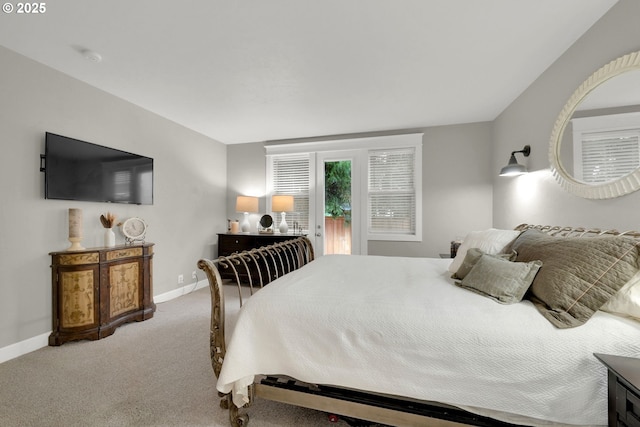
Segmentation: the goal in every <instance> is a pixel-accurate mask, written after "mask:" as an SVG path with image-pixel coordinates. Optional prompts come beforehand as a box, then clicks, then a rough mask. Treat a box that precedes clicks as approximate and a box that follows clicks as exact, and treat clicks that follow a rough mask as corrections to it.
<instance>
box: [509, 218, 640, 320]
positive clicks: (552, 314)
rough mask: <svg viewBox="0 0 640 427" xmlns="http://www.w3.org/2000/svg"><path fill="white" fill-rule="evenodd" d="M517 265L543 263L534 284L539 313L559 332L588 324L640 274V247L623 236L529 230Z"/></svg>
mask: <svg viewBox="0 0 640 427" xmlns="http://www.w3.org/2000/svg"><path fill="white" fill-rule="evenodd" d="M511 249H513V250H515V251H516V252H518V258H517V261H524V262H526V261H531V260H534V259H536V260H541V261H542V262H543V264H544V265H543V267H542V268H541V269H540V272H539V273H538V275H537V276H536V278H535V280H534V281H533V284H532V285H531V300H532V302H533V303H534V304H535V305H536V308H537V309H538V310H539V311H540V313H542V315H543V316H544V317H545V318H547V320H549V321H550V322H551V323H553V324H554V325H555V326H556V327H558V328H571V327H575V326H579V325H582V324H584V323H585V322H586V321H587V320H589V318H590V317H591V316H592V315H593V314H594V313H595V312H596V311H597V310H598V309H599V308H600V307H602V305H603V304H604V303H606V302H607V301H608V300H609V299H610V298H611V297H612V296H613V295H615V294H616V293H617V292H618V290H619V289H620V288H622V287H623V286H624V284H625V283H627V282H628V281H629V279H631V277H633V275H634V274H635V273H636V272H637V271H638V251H639V249H638V245H637V242H635V241H634V240H633V239H631V238H628V237H623V236H602V237H552V236H549V235H547V234H545V233H542V232H540V231H538V230H527V231H525V232H524V233H522V234H521V235H520V236H518V238H517V239H516V240H515V241H514V242H513V245H512V247H511Z"/></svg>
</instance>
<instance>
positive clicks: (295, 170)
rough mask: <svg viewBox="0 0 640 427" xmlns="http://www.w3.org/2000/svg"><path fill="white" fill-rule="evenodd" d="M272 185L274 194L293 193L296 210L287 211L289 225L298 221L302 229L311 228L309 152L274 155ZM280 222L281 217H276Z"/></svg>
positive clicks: (275, 221) (276, 221)
mask: <svg viewBox="0 0 640 427" xmlns="http://www.w3.org/2000/svg"><path fill="white" fill-rule="evenodd" d="M271 166H272V185H273V194H274V195H291V196H293V200H294V208H293V209H294V212H287V224H289V227H292V226H293V223H294V222H297V223H298V225H299V226H300V227H301V228H302V230H304V231H307V232H308V230H309V186H310V160H309V155H308V154H303V155H287V156H272V157H271ZM274 223H275V224H276V226H277V224H279V223H280V221H279V218H274Z"/></svg>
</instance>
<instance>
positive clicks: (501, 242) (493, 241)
mask: <svg viewBox="0 0 640 427" xmlns="http://www.w3.org/2000/svg"><path fill="white" fill-rule="evenodd" d="M519 235H520V231H516V230H498V229H496V228H490V229H488V230H483V231H472V232H470V233H469V234H467V236H466V237H465V238H464V240H463V241H462V244H461V245H460V247H459V248H458V252H457V253H456V257H455V258H454V259H453V261H452V262H451V264H450V265H449V271H450V272H451V273H455V272H456V271H458V269H459V268H460V266H461V265H462V262H463V261H464V257H465V256H466V255H467V251H468V250H469V249H471V248H478V249H480V250H481V251H482V252H484V253H486V254H490V255H495V254H499V253H501V252H503V251H504V249H505V248H506V247H507V245H509V244H510V243H511V242H513V241H514V240H515V238H516V237H518V236H519Z"/></svg>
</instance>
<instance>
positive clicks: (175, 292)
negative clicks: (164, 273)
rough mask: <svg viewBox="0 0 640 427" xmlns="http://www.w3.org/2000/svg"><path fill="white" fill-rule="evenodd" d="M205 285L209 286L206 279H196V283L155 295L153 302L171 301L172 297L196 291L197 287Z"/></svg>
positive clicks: (204, 286)
mask: <svg viewBox="0 0 640 427" xmlns="http://www.w3.org/2000/svg"><path fill="white" fill-rule="evenodd" d="M207 286H209V282H208V281H206V280H198V281H197V282H196V283H191V284H190V285H186V286H183V287H181V288H178V289H174V290H172V291H169V292H165V293H164V294H160V295H156V296H154V297H153V302H155V303H156V304H160V303H163V302H167V301H171V300H172V299H174V298H178V297H181V296H182V295H186V294H188V293H191V292H193V291H197V290H198V289H202V288H206V287H207Z"/></svg>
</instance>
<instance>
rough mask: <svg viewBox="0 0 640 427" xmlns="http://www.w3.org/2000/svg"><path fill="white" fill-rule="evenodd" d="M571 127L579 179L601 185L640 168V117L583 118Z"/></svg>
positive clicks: (631, 114)
mask: <svg viewBox="0 0 640 427" xmlns="http://www.w3.org/2000/svg"><path fill="white" fill-rule="evenodd" d="M571 123H572V126H573V167H574V176H575V177H576V179H578V180H580V181H582V182H586V183H589V184H602V183H605V182H611V181H613V180H615V179H617V178H621V177H623V176H625V175H628V174H630V173H632V172H633V171H635V170H636V169H638V167H639V166H640V113H623V114H610V115H602V116H594V117H583V118H577V119H573V120H572V121H571Z"/></svg>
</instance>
